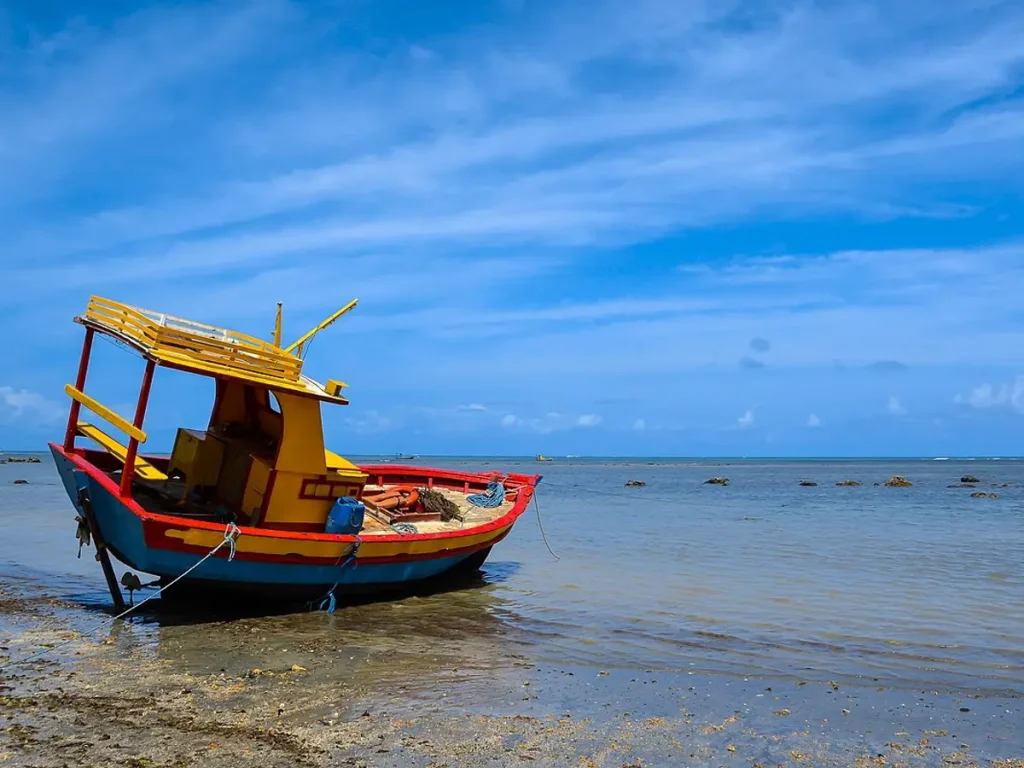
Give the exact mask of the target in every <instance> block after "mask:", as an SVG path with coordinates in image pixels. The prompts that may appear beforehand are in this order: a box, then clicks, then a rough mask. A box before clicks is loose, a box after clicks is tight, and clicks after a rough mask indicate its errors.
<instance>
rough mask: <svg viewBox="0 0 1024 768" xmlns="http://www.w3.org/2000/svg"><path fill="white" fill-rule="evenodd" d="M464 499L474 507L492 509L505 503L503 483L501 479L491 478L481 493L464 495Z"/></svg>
mask: <svg viewBox="0 0 1024 768" xmlns="http://www.w3.org/2000/svg"><path fill="white" fill-rule="evenodd" d="M466 500H467V501H468V502H469V503H470V504H472V505H473V506H474V507H484V508H485V509H493V508H494V507H500V506H501V505H502V504H504V503H505V484H504V483H503V482H501V480H491V482H489V483H488V484H487V490H486V491H484V492H483V493H474V494H471V495H469V496H467V497H466Z"/></svg>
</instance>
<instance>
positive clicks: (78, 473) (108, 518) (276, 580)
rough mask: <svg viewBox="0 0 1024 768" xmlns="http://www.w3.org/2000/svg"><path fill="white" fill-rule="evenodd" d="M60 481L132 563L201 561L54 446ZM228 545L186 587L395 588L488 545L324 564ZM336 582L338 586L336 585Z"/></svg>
mask: <svg viewBox="0 0 1024 768" xmlns="http://www.w3.org/2000/svg"><path fill="white" fill-rule="evenodd" d="M52 453H53V457H54V461H55V463H56V465H57V470H58V472H59V474H60V478H61V481H62V482H63V484H64V487H65V489H66V491H67V493H68V497H69V498H70V499H71V501H72V503H73V504H74V506H75V508H76V509H77V510H78V512H79V514H83V510H82V508H81V507H80V506H79V504H78V498H79V492H80V491H81V490H83V489H84V490H85V491H86V492H87V493H88V497H89V500H90V503H91V506H92V512H93V514H94V516H95V518H96V522H97V525H98V527H99V529H100V533H101V534H102V536H103V539H104V541H105V542H106V545H107V549H108V550H109V551H110V553H111V554H112V555H113V556H114V557H116V558H117V559H118V560H120V561H121V562H122V563H124V564H125V565H127V566H128V567H130V568H133V569H135V570H138V571H142V572H143V573H147V574H152V575H154V576H158V577H160V578H161V579H163V580H165V581H166V580H169V579H173V578H175V577H177V576H180V575H181V574H183V573H185V572H186V571H188V570H189V569H190V568H192V567H193V566H195V565H196V563H198V562H199V561H200V560H202V555H194V554H189V553H184V552H174V551H169V550H165V549H157V548H154V547H151V546H148V545H147V544H146V541H145V535H144V532H143V521H142V520H141V519H140V518H139V517H138V516H137V515H135V514H134V513H133V512H132V511H131V510H130V509H128V508H127V507H126V506H125V505H124V504H123V503H122V502H121V500H120V499H119V498H118V497H117V496H115V495H114V494H112V493H111V492H110V491H109V490H108V489H107V488H106V487H104V486H103V485H102V484H101V483H100V482H98V481H97V480H95V479H94V478H92V477H90V476H89V475H88V474H87V473H86V472H83V471H82V470H80V469H78V468H77V467H75V465H74V464H73V463H72V462H71V461H70V460H69V459H68V458H67V457H66V456H64V455H63V454H61V453H60V452H58V451H56V450H53V451H52ZM226 551H227V547H224V548H223V549H222V550H221V552H219V553H218V555H217V556H214V557H211V558H209V559H207V560H206V561H205V562H203V563H202V565H200V566H198V567H197V568H196V570H194V571H192V572H191V573H190V574H189V575H188V577H186V578H185V579H183V580H182V581H181V584H182V586H185V585H186V584H187V583H188V582H192V583H193V585H194V586H200V585H201V586H202V587H203V588H204V589H206V588H209V589H214V588H216V589H218V590H222V589H228V590H231V591H242V592H254V591H255V592H258V593H260V594H261V595H268V596H269V595H273V594H280V595H287V596H293V597H304V598H312V597H318V596H322V595H323V594H324V593H325V592H327V590H329V589H331V588H332V587H334V591H335V594H338V595H345V594H367V593H374V592H393V591H396V590H402V589H408V588H409V587H411V586H413V585H421V584H423V583H424V582H429V581H431V580H437V579H440V578H442V577H446V576H452V575H455V574H457V573H466V572H472V571H475V570H477V569H478V568H479V567H480V566H481V565H483V562H484V560H485V559H486V557H487V555H488V553H489V551H490V549H489V548H488V549H483V550H479V551H476V552H472V553H469V554H456V555H450V556H444V555H442V556H438V557H435V558H431V559H424V560H414V561H406V562H395V563H363V564H359V563H358V561H352V562H350V563H349V564H347V565H342V564H337V565H320V564H310V565H306V564H302V563H274V562H265V561H252V560H242V559H239V558H236V559H234V560H228V559H227V557H226ZM335 585H336V586H335Z"/></svg>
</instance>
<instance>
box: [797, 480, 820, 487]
mask: <svg viewBox="0 0 1024 768" xmlns="http://www.w3.org/2000/svg"><path fill="white" fill-rule="evenodd" d="M800 485H802V486H803V487H804V488H816V487H817V486H818V484H817V483H816V482H814V481H813V480H801V481H800Z"/></svg>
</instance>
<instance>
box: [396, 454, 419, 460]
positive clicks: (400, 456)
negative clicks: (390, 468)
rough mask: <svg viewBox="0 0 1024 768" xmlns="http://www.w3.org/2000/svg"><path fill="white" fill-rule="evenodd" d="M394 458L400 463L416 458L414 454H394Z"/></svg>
mask: <svg viewBox="0 0 1024 768" xmlns="http://www.w3.org/2000/svg"><path fill="white" fill-rule="evenodd" d="M395 458H396V459H398V460H399V461H402V460H404V459H415V458H416V454H415V453H396V454H395Z"/></svg>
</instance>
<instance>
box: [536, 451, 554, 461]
mask: <svg viewBox="0 0 1024 768" xmlns="http://www.w3.org/2000/svg"><path fill="white" fill-rule="evenodd" d="M537 461H554V459H551V458H548V457H547V456H545V455H544V454H543V453H538V454H537Z"/></svg>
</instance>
